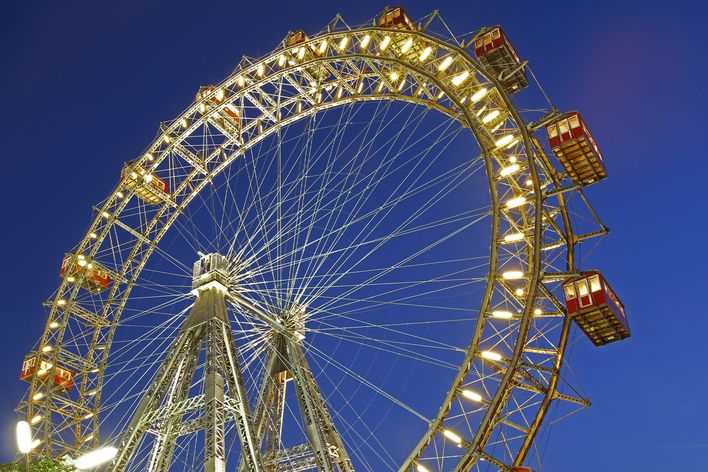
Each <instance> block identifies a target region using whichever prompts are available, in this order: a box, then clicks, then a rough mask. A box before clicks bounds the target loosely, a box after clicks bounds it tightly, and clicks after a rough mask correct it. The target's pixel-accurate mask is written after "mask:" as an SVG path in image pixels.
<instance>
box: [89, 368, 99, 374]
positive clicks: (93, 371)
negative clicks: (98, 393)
mask: <svg viewBox="0 0 708 472" xmlns="http://www.w3.org/2000/svg"><path fill="white" fill-rule="evenodd" d="M89 372H91V373H92V374H95V373H97V372H98V369H91V370H89Z"/></svg>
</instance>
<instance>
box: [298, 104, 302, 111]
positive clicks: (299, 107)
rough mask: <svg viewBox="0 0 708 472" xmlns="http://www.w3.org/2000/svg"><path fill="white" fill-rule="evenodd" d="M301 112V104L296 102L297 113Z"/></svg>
mask: <svg viewBox="0 0 708 472" xmlns="http://www.w3.org/2000/svg"><path fill="white" fill-rule="evenodd" d="M301 111H302V102H297V112H298V113H300V112H301Z"/></svg>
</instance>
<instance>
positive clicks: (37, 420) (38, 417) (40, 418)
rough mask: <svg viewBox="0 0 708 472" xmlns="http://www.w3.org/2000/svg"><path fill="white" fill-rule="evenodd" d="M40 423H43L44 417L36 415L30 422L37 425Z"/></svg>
mask: <svg viewBox="0 0 708 472" xmlns="http://www.w3.org/2000/svg"><path fill="white" fill-rule="evenodd" d="M40 421H42V415H35V416H33V417H32V419H31V420H30V423H31V424H37V423H39V422H40Z"/></svg>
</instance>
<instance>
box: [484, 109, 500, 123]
mask: <svg viewBox="0 0 708 472" xmlns="http://www.w3.org/2000/svg"><path fill="white" fill-rule="evenodd" d="M497 116H499V110H492V111H490V112H489V113H487V114H486V115H485V116H484V118H482V123H485V124H486V123H489V122H490V121H492V120H493V119H495V118H496V117H497Z"/></svg>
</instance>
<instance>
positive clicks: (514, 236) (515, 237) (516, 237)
mask: <svg viewBox="0 0 708 472" xmlns="http://www.w3.org/2000/svg"><path fill="white" fill-rule="evenodd" d="M522 239H524V233H510V234H507V235H506V236H504V241H506V242H507V243H511V242H514V241H521V240H522Z"/></svg>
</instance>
